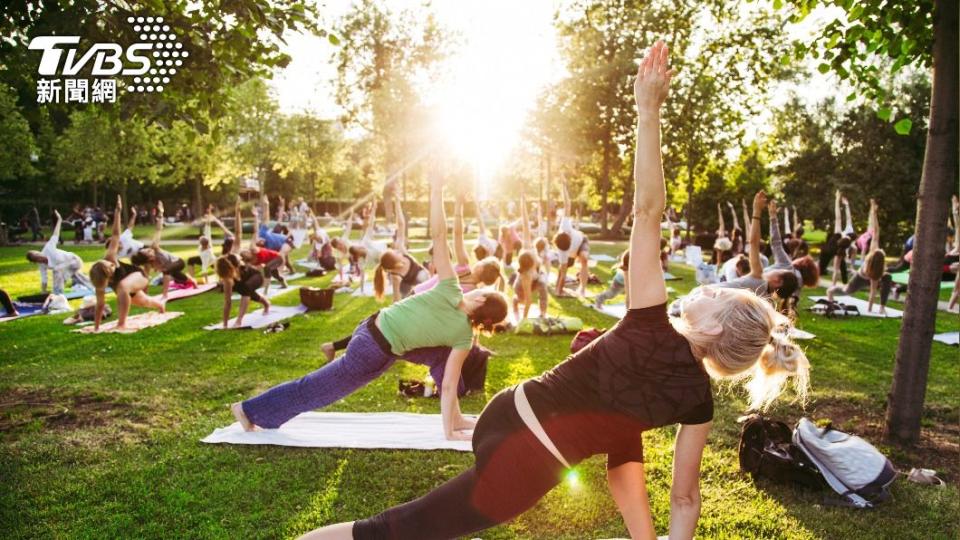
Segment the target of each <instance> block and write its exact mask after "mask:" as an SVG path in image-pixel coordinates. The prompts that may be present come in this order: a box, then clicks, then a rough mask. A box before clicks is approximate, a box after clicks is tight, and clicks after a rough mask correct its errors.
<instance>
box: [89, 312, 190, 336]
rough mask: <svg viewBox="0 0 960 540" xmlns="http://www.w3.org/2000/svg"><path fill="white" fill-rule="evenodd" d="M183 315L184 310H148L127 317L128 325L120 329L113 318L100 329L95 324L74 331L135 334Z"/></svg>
mask: <svg viewBox="0 0 960 540" xmlns="http://www.w3.org/2000/svg"><path fill="white" fill-rule="evenodd" d="M181 315H183V312H182V311H168V312H166V313H160V312H158V311H148V312H146V313H140V314H139V315H134V316H132V317H127V327H126V328H124V329H122V330H120V329H117V321H116V320H112V321H110V322H108V323H104V324H101V325H100V331H99V332H95V331H94V330H93V325H92V324H91V325H89V326H84V327H83V328H77V329H76V330H73V332H77V333H80V334H105V333H114V334H133V333H135V332H139V331H140V330H143V329H144V328H150V327H151V326H159V325H161V324H163V323H165V322H167V321H169V320H171V319H176V318H177V317H179V316H181Z"/></svg>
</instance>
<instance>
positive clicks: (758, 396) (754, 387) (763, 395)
mask: <svg viewBox="0 0 960 540" xmlns="http://www.w3.org/2000/svg"><path fill="white" fill-rule="evenodd" d="M749 377H750V380H749V381H748V382H747V383H746V385H745V386H746V388H747V392H748V393H749V395H750V408H751V409H753V410H765V409H766V408H767V407H769V405H770V403H772V402H773V401H774V400H775V399H776V398H777V396H779V395H780V392H782V391H783V387H784V385H785V384H786V382H787V379H788V378H790V377H793V385H794V389H795V391H796V393H797V397H798V398H799V399H800V402H801V403H805V402H806V399H807V387H808V386H809V385H810V362H809V360H807V357H806V355H805V354H803V351H802V350H800V347H798V346H797V345H796V344H795V343H794V342H793V341H792V340H791V339H790V338H789V337H788V336H787V334H786V333H785V332H783V331H779V330H778V331H776V332H774V333H773V335H771V336H770V343H769V344H767V346H766V347H764V349H763V353H761V355H760V359H759V360H758V361H757V364H756V366H755V367H754V368H753V370H752V372H751V373H750V376H749Z"/></svg>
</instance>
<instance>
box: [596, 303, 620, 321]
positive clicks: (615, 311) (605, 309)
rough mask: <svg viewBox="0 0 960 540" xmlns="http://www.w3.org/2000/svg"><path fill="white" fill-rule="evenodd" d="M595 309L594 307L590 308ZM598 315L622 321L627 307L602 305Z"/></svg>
mask: <svg viewBox="0 0 960 540" xmlns="http://www.w3.org/2000/svg"><path fill="white" fill-rule="evenodd" d="M592 307H593V308H594V309H596V306H592ZM597 311H599V312H600V313H603V314H604V315H609V316H611V317H613V318H615V319H622V318H624V317H626V316H627V305H626V304H604V305H602V306H600V309H598V310H597Z"/></svg>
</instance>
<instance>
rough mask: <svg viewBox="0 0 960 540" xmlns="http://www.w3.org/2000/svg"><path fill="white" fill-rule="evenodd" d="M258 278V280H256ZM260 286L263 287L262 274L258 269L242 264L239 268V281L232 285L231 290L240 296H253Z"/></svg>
mask: <svg viewBox="0 0 960 540" xmlns="http://www.w3.org/2000/svg"><path fill="white" fill-rule="evenodd" d="M258 276H259V278H260V279H256V277H258ZM251 278H254V279H251ZM261 285H263V272H262V271H261V270H260V268H258V267H255V266H250V265H249V264H244V265H241V266H240V279H238V280H237V281H236V283H234V284H233V290H234V291H236V292H237V294H239V295H240V296H253V295H254V294H256V292H257V289H259V288H260V286H261Z"/></svg>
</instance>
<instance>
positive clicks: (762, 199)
mask: <svg viewBox="0 0 960 540" xmlns="http://www.w3.org/2000/svg"><path fill="white" fill-rule="evenodd" d="M766 205H767V194H766V193H764V192H763V191H758V192H757V194H756V195H754V196H753V215H754V216H759V215H760V214H761V213H762V212H763V207H764V206H766Z"/></svg>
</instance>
